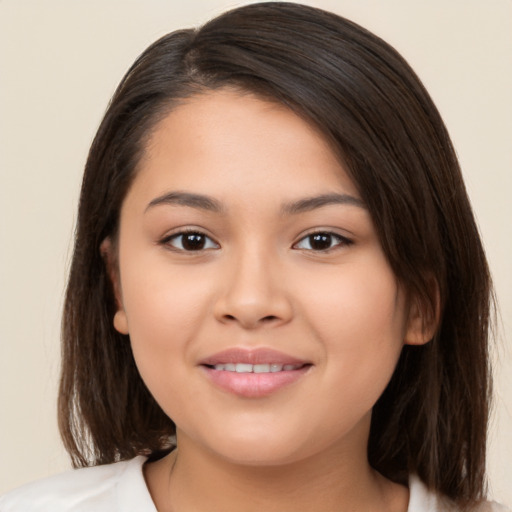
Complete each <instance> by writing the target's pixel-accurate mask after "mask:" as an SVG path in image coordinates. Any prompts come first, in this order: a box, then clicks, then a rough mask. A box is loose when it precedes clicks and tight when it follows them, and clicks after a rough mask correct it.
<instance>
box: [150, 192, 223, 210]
mask: <svg viewBox="0 0 512 512" xmlns="http://www.w3.org/2000/svg"><path fill="white" fill-rule="evenodd" d="M162 204H169V205H180V206H189V207H190V208H197V209H199V210H207V211H209V212H214V213H221V212H223V211H224V208H223V206H222V204H221V203H220V202H219V201H217V200H216V199H214V198H213V197H209V196H205V195H202V194H193V193H191V192H169V193H167V194H163V195H161V196H159V197H157V198H155V199H153V200H152V201H151V202H150V203H149V204H148V206H147V207H146V210H145V212H147V211H148V210H149V209H150V208H153V207H154V206H159V205H162Z"/></svg>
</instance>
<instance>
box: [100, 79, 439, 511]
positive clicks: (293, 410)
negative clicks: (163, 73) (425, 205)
mask: <svg viewBox="0 0 512 512" xmlns="http://www.w3.org/2000/svg"><path fill="white" fill-rule="evenodd" d="M176 192H186V193H193V194H201V195H207V196H208V197H209V198H212V200H214V201H215V202H216V204H218V206H219V207H220V211H212V210H211V209H205V208H204V204H203V205H199V204H183V202H185V203H186V202H187V201H182V200H180V201H179V202H178V203H177V202H176V201H170V200H163V199H162V197H164V196H165V195H166V194H169V193H176ZM332 194H338V195H342V196H344V197H345V201H344V202H341V203H338V202H336V203H333V202H331V203H329V204H324V205H318V204H317V205H316V207H310V208H309V209H307V210H304V209H303V210H301V211H297V210H300V208H297V204H300V203H297V202H300V201H302V200H304V199H306V198H311V197H317V196H325V195H332ZM347 197H350V198H352V199H349V200H348V201H347V200H346V198H347ZM292 203H295V206H296V208H295V211H293V209H292V208H290V207H289V205H290V204H292ZM286 205H288V208H286ZM310 206H311V205H310ZM183 229H187V230H193V231H194V232H197V233H200V234H204V235H205V236H207V237H208V238H201V237H200V238H199V240H200V241H201V243H204V246H203V248H202V249H200V250H185V249H184V248H183V247H184V246H183V240H184V239H183V237H182V236H181V235H180V233H183ZM312 232H322V233H325V234H326V235H325V236H326V237H327V238H324V241H327V242H326V244H324V245H327V247H329V248H328V249H325V250H324V249H322V247H321V248H320V250H319V249H318V246H315V245H314V244H313V245H312V239H311V236H310V235H311V233H312ZM329 233H330V235H329ZM186 247H188V246H186ZM315 248H316V250H315ZM103 250H104V252H106V253H107V255H110V256H109V259H110V260H111V261H114V260H116V261H117V262H118V268H115V269H114V270H113V271H112V272H111V275H112V279H113V280H114V285H115V289H116V294H117V299H118V304H119V309H118V311H117V313H116V315H115V319H114V325H115V327H116V329H117V330H118V331H119V332H122V333H125V334H129V335H130V339H131V343H132V348H133V353H134V356H135V360H136V363H137V366H138V368H139V371H140V373H141V376H142V378H143V379H144V381H145V383H146V385H147V386H148V388H149V390H150V391H151V393H152V394H153V395H154V397H155V398H156V400H157V401H158V403H159V404H160V405H161V407H162V408H163V410H164V411H165V412H166V413H167V414H168V415H169V416H170V417H171V418H172V419H173V420H174V422H175V423H176V425H177V439H178V449H177V451H176V452H173V453H171V454H170V455H169V456H167V457H166V458H164V459H162V460H160V461H158V462H156V463H153V464H147V465H146V467H145V477H146V481H147V484H148V488H149V490H150V492H151V495H152V497H153V500H154V502H155V504H156V506H157V508H158V510H159V511H166V510H173V511H174V512H179V511H185V510H186V511H187V512H193V511H224V512H226V511H231V510H233V511H235V510H236V511H237V512H238V511H240V510H244V511H252V510H258V511H261V510H266V511H273V510H276V511H280V512H286V511H288V510H290V511H292V510H293V511H295V512H296V511H297V510H301V511H309V510H315V511H316V512H317V511H318V510H322V511H331V510H332V511H334V510H376V511H377V510H379V511H383V510H384V511H385V510H390V511H391V510H393V511H395V512H396V511H405V510H406V509H407V502H408V491H407V489H406V488H405V487H401V486H399V485H396V484H393V483H391V482H389V481H387V480H386V479H384V478H383V477H382V476H381V475H379V474H378V473H376V472H375V471H374V470H373V469H372V468H371V467H370V466H369V464H368V462H367V458H366V448H367V442H368V434H369V426H370V418H371V410H372V407H373V405H374V404H375V402H376V401H377V399H378V397H379V396H380V395H381V393H382V392H383V390H384V388H385V387H386V384H387V383H388V381H389V379H390V378H391V375H392V373H393V370H394V368H395V365H396V363H397V360H398V357H399V355H400V351H401V348H402V346H403V344H404V343H411V344H419V343H424V342H426V341H427V339H428V336H429V333H425V332H424V331H423V330H422V329H421V328H420V326H421V325H422V323H421V316H420V314H419V313H417V312H416V311H415V310H414V308H410V307H409V306H408V302H407V301H406V298H405V293H404V292H403V290H402V289H401V288H400V286H399V284H398V283H397V280H396V278H395V276H394V274H393V272H392V271H391V269H390V267H389V264H388V262H387V260H386V258H385V256H384V253H383V251H382V248H381V246H380V243H379V240H378V237H377V234H376V231H375V228H374V226H373V222H372V220H371V218H370V215H369V213H368V211H367V210H366V208H365V206H364V204H362V202H361V201H360V199H359V194H358V191H357V189H356V187H355V186H354V184H353V183H352V181H351V180H350V178H349V177H348V175H347V173H346V172H345V171H344V169H343V167H342V165H341V163H340V161H339V159H338V158H337V157H336V155H335V153H334V152H333V151H332V149H331V148H330V147H329V145H328V143H327V142H326V141H325V139H324V138H323V137H322V135H321V134H320V133H319V132H318V131H317V130H316V129H315V128H314V127H312V126H311V125H310V124H308V123H307V122H305V121H304V120H303V119H301V118H300V117H298V116H297V115H295V114H294V113H293V112H291V111H290V110H288V109H286V108H284V107H282V106H279V105H277V104H274V103H270V102H268V101H263V100H261V99H258V98H257V97H255V96H253V95H250V94H247V93H245V94H244V93H241V92H239V91H236V90H230V89H222V90H218V91H215V92H208V93H204V94H201V95H199V96H195V97H193V98H190V99H188V100H187V101H186V102H185V103H183V104H181V105H179V106H178V107H176V108H175V109H174V110H173V111H172V112H171V113H170V114H169V115H168V116H167V117H166V118H165V119H164V120H162V121H161V122H160V123H159V124H158V125H157V127H156V129H155V131H154V132H153V134H152V136H151V138H150V141H149V143H148V145H147V147H146V151H145V155H144V157H143V160H142V162H141V163H140V166H139V171H138V174H137V176H136V178H135V180H134V182H133V185H132V187H131V188H130V190H129V192H128V194H127V197H126V198H125V200H124V203H123V206H122V210H121V221H120V232H119V240H118V245H117V247H116V249H115V250H116V251H118V253H117V254H116V255H115V258H114V255H113V251H114V249H113V246H112V244H111V243H110V242H109V241H108V240H107V241H106V242H105V245H104V248H103ZM233 347H237V348H240V347H241V348H258V347H264V348H273V349H276V350H279V351H281V352H284V353H285V354H288V355H291V356H293V357H295V358H298V359H300V360H304V361H307V362H309V363H310V366H309V369H308V370H307V371H306V372H304V373H303V375H302V376H301V377H300V378H299V379H297V380H296V381H294V382H293V383H291V384H289V385H287V386H284V387H282V388H280V389H278V390H277V391H276V392H273V393H271V394H270V395H268V396H264V397H256V398H254V397H252V398H251V397H245V396H239V395H237V394H236V393H231V392H228V391H226V390H224V389H221V388H219V387H218V386H216V385H215V384H214V383H212V381H211V380H210V379H209V378H208V377H207V376H206V375H205V372H204V368H202V367H201V366H200V362H201V361H202V360H204V358H205V357H208V356H211V355H212V354H215V353H217V352H219V351H222V350H225V349H228V348H233Z"/></svg>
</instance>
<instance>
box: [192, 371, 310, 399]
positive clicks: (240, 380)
mask: <svg viewBox="0 0 512 512" xmlns="http://www.w3.org/2000/svg"><path fill="white" fill-rule="evenodd" d="M202 368H203V370H204V371H205V373H206V374H207V375H208V377H209V378H210V380H211V381H212V382H213V383H214V384H216V385H217V386H218V387H220V388H222V389H223V390H225V391H228V392H229V393H232V394H234V395H238V396H241V397H245V398H261V397H265V396H269V395H271V394H273V393H275V392H277V391H279V390H280V389H282V388H284V387H286V386H289V385H290V384H293V383H294V382H296V381H297V380H299V379H300V378H301V377H302V376H304V375H305V374H306V373H307V372H308V370H309V369H310V368H311V366H309V365H308V366H303V367H302V368H299V369H298V370H288V371H281V372H269V373H237V372H228V371H225V370H215V369H213V368H210V367H208V366H202Z"/></svg>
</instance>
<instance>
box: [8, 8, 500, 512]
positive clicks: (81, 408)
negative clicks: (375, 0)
mask: <svg viewBox="0 0 512 512" xmlns="http://www.w3.org/2000/svg"><path fill="white" fill-rule="evenodd" d="M491 295H492V294H491V283H490V278H489V272H488V268H487V264H486V260H485V255H484V252H483V249H482V245H481V242H480V239H479V236H478V231H477V228H476V226H475V222H474V219H473V215H472V212H471V207H470V205H469V202H468V198H467V195H466V192H465V189H464V184H463V181H462V177H461V173H460V170H459V166H458V163H457V160H456V157H455V154H454V151H453V148H452V146H451V143H450V139H449V136H448V134H447V132H446V129H445V127H444V125H443V122H442V120H441V119H440V116H439V114H438V112H437V110H436V108H435V106H434V105H433V103H432V101H431V100H430V98H429V96H428V94H427V93H426V91H425V89H424V88H423V86H422V85H421V83H420V81H419V80H418V78H417V77H416V76H415V74H414V72H413V71H412V70H411V69H410V68H409V66H408V65H407V64H406V63H405V61H404V60H403V59H402V58H401V57H400V56H399V55H398V54H397V53H396V51H395V50H393V49H392V48H391V47H390V46H389V45H387V44H386V43H385V42H383V41H382V40H380V39H379V38H377V37H376V36H374V35H372V34H370V33H369V32H367V31H366V30H364V29H362V28H361V27H359V26H357V25H355V24H353V23H351V22H349V21H347V20H345V19H343V18H340V17H338V16H335V15H333V14H330V13H327V12H324V11H321V10H317V9H314V8H311V7H306V6H301V5H297V4H289V3H264V4H253V5H250V6H247V7H243V8H240V9H236V10H233V11H231V12H228V13H226V14H224V15H222V16H220V17H218V18H216V19H214V20H212V21H211V22H209V23H207V24H206V25H204V26H203V27H202V28H201V29H199V30H182V31H178V32H174V33H172V34H169V35H168V36H165V37H164V38H162V39H161V40H159V41H157V42H156V43H155V44H154V45H152V46H151V47H150V48H148V49H147V50H146V51H145V52H144V53H143V54H142V55H141V57H140V58H139V59H138V60H137V61H136V62H135V64H134V65H133V66H132V68H131V69H130V70H129V71H128V73H127V75H126V76H125V78H124V79H123V80H122V82H121V84H120V85H119V87H118V89H117V91H116V93H115V95H114V97H113V99H112V102H111V104H110V106H109V108H108V111H107V113H106V115H105V117H104V119H103V122H102V124H101V126H100V128H99V130H98V133H97V135H96V138H95V140H94V142H93V145H92V148H91V151H90V154H89V158H88V162H87V165H86V169H85V174H84V181H83V186H82V194H81V199H80V207H79V216H78V226H77V233H76V242H75V252H74V256H73V262H72V267H71V272H70V277H69V284H68V291H67V297H66V305H65V311H64V323H63V326H64V327H63V343H64V347H63V370H62V378H61V386H60V410H59V413H60V426H61V432H62V436H63V439H64V442H65V445H66V447H67V449H68V451H69V453H70V455H71V457H72V459H73V462H74V465H75V466H76V467H84V466H93V467H89V468H83V469H80V470H75V471H72V472H69V473H66V474H64V475H59V476H57V477H53V478H51V479H47V480H44V481H42V482H39V483H35V484H30V485H29V486H26V487H24V488H21V489H20V490H18V491H14V492H13V493H11V494H9V495H7V496H5V497H4V498H2V499H0V509H1V510H2V511H4V510H5V511H14V510H16V511H17V510H20V511H21V510H23V511H26V510H34V511H42V510H52V511H61V510H62V511H63V510H84V511H85V510H91V511H92V510H94V511H103V510H105V511H107V510H108V511H112V510H119V511H131V510H133V511H138V512H146V511H147V512H150V511H152V512H154V511H155V509H156V510H158V511H160V512H167V511H173V512H181V511H186V512H193V511H198V512H199V511H224V512H225V511H231V510H233V511H234V510H236V511H240V510H243V511H248V512H249V511H253V510H254V511H256V510H258V511H260V510H269V511H270V510H276V511H280V512H286V511H292V510H293V511H298V510H300V511H304V512H307V511H313V510H314V511H318V510H321V511H339V510H357V511H358V510H361V511H363V510H364V511H390V512H391V511H393V512H405V511H407V510H408V511H410V512H422V511H441V510H482V511H483V510H500V509H501V507H499V506H498V505H496V504H491V503H488V502H486V501H485V438H486V428H487V416H488V407H489V405H488V404H489V397H490V374H489V368H488V357H487V337H488V330H489V317H490V302H491V300H490V299H491Z"/></svg>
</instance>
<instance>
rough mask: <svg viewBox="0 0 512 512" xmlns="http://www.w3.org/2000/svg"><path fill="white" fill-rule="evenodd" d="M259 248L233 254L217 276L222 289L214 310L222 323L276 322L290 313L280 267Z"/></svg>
mask: <svg viewBox="0 0 512 512" xmlns="http://www.w3.org/2000/svg"><path fill="white" fill-rule="evenodd" d="M275 259H276V258H272V257H269V255H268V253H267V254H265V253H264V252H263V251H261V250H253V251H246V252H245V253H244V254H239V255H233V260H232V261H230V262H226V270H225V271H224V272H223V273H222V274H223V275H222V276H221V275H219V276H218V278H219V280H220V282H221V283H222V285H221V289H222V292H221V293H220V295H219V296H218V298H217V300H216V303H215V308H214V314H215V317H216V319H217V320H218V321H220V322H222V323H228V324H229V323H231V324H238V325H240V326H241V327H242V328H244V329H248V330H253V329H258V328H262V327H265V326H267V327H270V326H279V325H284V324H286V323H288V322H289V321H290V320H291V318H292V316H293V308H292V302H291V300H290V299H291V297H289V295H288V293H287V290H286V286H285V279H284V277H285V276H284V275H283V269H282V268H281V267H280V266H279V264H277V263H276V261H275Z"/></svg>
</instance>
